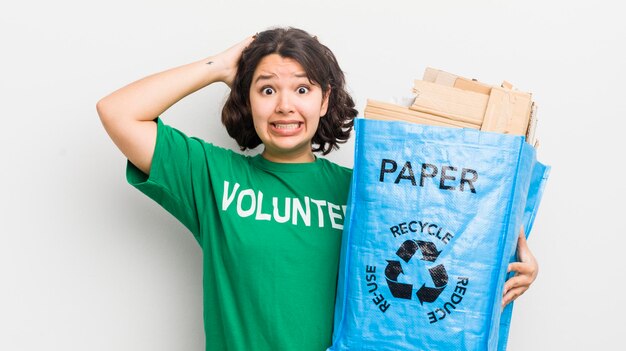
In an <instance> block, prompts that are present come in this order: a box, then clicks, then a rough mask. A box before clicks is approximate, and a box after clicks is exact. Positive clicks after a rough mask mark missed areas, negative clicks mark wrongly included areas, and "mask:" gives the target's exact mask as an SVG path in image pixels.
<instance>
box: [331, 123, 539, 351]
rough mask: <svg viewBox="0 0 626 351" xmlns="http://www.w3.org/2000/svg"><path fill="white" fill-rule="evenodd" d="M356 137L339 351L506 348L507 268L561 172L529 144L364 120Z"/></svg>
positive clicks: (338, 311)
mask: <svg viewBox="0 0 626 351" xmlns="http://www.w3.org/2000/svg"><path fill="white" fill-rule="evenodd" d="M355 127H356V142H355V160H354V161H355V162H354V173H353V179H352V187H351V191H350V197H349V200H348V212H347V220H346V223H345V224H344V234H343V238H342V251H341V264H340V271H339V281H338V290H337V302H336V306H335V324H334V330H333V344H332V346H331V347H330V348H329V350H376V351H384V350H393V351H397V350H422V351H426V350H437V351H441V350H504V349H506V341H507V340H506V339H507V336H508V327H509V323H510V317H511V308H512V307H507V309H505V310H504V311H503V310H502V308H501V301H502V291H503V286H504V282H505V280H506V278H507V266H508V263H509V261H510V260H511V259H513V258H514V257H515V247H516V243H517V237H518V235H519V230H520V227H521V226H522V225H523V226H524V228H526V233H529V232H530V229H531V228H532V223H533V220H534V217H535V214H536V212H537V208H538V205H539V202H540V199H541V194H542V192H543V187H544V185H545V182H546V180H547V176H548V173H549V167H546V166H544V165H542V164H541V163H539V162H537V160H536V155H535V150H534V149H533V148H532V147H531V146H530V145H528V144H527V143H526V142H525V141H524V137H520V136H511V135H504V134H498V133H489V132H480V131H477V130H471V129H458V128H445V127H433V126H425V125H418V124H410V123H404V122H390V121H377V120H368V119H361V118H359V119H357V120H356V125H355ZM503 312H504V313H503ZM501 317H502V318H501Z"/></svg>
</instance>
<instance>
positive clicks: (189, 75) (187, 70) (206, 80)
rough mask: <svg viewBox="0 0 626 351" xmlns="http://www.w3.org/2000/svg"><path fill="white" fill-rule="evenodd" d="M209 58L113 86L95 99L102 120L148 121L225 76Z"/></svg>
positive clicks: (222, 70)
mask: <svg viewBox="0 0 626 351" xmlns="http://www.w3.org/2000/svg"><path fill="white" fill-rule="evenodd" d="M224 77H225V73H224V68H223V65H221V64H219V63H216V62H215V61H214V60H213V59H212V58H207V59H204V60H200V61H196V62H192V63H190V64H186V65H184V66H180V67H176V68H172V69H169V70H167V71H163V72H160V73H156V74H153V75H150V76H148V77H145V78H143V79H140V80H138V81H136V82H133V83H131V84H129V85H127V86H125V87H123V88H120V89H118V90H116V91H115V92H113V93H111V94H110V95H108V96H106V97H104V98H103V99H102V100H100V101H99V102H98V105H97V108H98V114H99V115H100V118H101V119H102V121H103V123H124V122H136V121H151V120H153V119H154V118H156V117H158V116H159V115H161V114H162V113H163V112H164V111H165V110H167V109H168V108H169V107H170V106H172V105H174V104H175V103H176V102H178V101H179V100H181V99H182V98H184V97H185V96H187V95H189V94H191V93H193V92H195V91H197V90H200V89H202V88H203V87H205V86H207V85H209V84H211V83H214V82H217V81H222V80H224Z"/></svg>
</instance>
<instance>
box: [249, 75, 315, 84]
mask: <svg viewBox="0 0 626 351" xmlns="http://www.w3.org/2000/svg"><path fill="white" fill-rule="evenodd" d="M294 77H296V78H308V77H309V76H308V75H307V74H306V72H302V73H296V74H294ZM272 78H277V76H276V75H275V74H261V75H259V76H258V77H256V79H255V80H254V84H256V83H257V82H258V81H260V80H270V79H272Z"/></svg>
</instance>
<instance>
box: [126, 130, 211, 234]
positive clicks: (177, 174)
mask: <svg viewBox="0 0 626 351" xmlns="http://www.w3.org/2000/svg"><path fill="white" fill-rule="evenodd" d="M156 123H157V141H156V146H155V149H154V155H153V156H152V164H151V166H150V175H149V176H148V175H146V174H145V173H143V172H142V171H141V170H139V169H138V168H137V167H136V166H135V165H133V164H132V163H131V162H130V161H128V163H127V167H126V179H127V181H128V182H129V183H130V184H131V185H132V186H134V187H135V188H137V189H138V190H139V191H141V192H142V193H144V194H145V195H147V196H148V197H150V198H151V199H153V200H154V201H156V202H157V203H158V204H160V205H161V206H162V207H163V208H165V209H166V210H167V211H168V212H170V213H171V214H172V215H174V217H176V218H177V219H178V220H179V221H180V222H181V223H183V224H184V225H185V227H187V228H188V229H189V230H190V231H191V232H192V233H193V235H194V236H195V238H196V240H197V241H198V242H199V243H202V240H201V233H200V225H199V214H198V205H197V203H196V201H195V199H196V194H195V192H196V191H198V190H199V189H196V187H195V186H194V183H197V179H198V178H203V175H205V174H207V173H208V170H207V169H206V162H204V159H205V153H204V147H203V143H204V142H203V141H201V140H199V139H195V138H189V137H187V136H186V135H185V134H183V133H182V132H180V131H178V130H176V129H174V128H172V127H169V126H167V125H165V124H163V122H161V120H160V119H157V120H156ZM205 184H206V183H205ZM205 190H206V189H205Z"/></svg>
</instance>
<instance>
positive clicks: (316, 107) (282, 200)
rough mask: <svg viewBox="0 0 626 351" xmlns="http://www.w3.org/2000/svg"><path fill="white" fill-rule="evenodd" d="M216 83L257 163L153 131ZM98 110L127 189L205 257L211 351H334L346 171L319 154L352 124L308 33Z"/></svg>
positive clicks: (337, 83)
mask: <svg viewBox="0 0 626 351" xmlns="http://www.w3.org/2000/svg"><path fill="white" fill-rule="evenodd" d="M215 82H224V83H226V84H228V85H229V86H230V87H231V92H230V95H229V98H228V100H227V102H226V104H225V106H224V109H223V112H222V122H223V123H224V125H225V126H226V128H227V130H228V133H229V134H230V135H231V136H232V137H233V138H234V139H235V140H236V141H237V143H238V144H239V146H240V147H241V148H242V149H248V148H250V149H251V148H255V147H257V146H258V145H260V144H263V151H262V152H261V154H260V155H257V156H254V157H249V156H243V155H241V154H238V153H235V152H233V151H230V150H226V149H222V148H219V147H217V146H214V145H212V144H210V143H206V142H204V141H202V140H199V139H197V138H190V137H187V136H185V135H184V134H183V133H181V132H179V131H177V130H176V129H173V128H171V127H169V126H167V125H165V124H163V123H162V121H161V120H160V119H159V118H158V116H160V115H161V114H162V113H163V112H164V111H165V110H167V109H168V108H169V107H170V106H172V105H173V104H175V103H176V102H177V101H179V100H180V99H182V98H183V97H185V96H187V95H188V94H191V93H193V92H195V91H197V90H199V89H201V88H203V87H205V86H207V85H209V84H212V83H215ZM97 109H98V114H99V115H100V118H101V120H102V122H103V124H104V127H105V128H106V130H107V132H108V133H109V135H110V136H111V139H112V140H113V141H114V142H115V144H116V145H117V146H118V148H119V149H120V150H121V151H122V153H123V154H124V155H125V156H126V157H127V158H128V160H129V163H128V167H127V179H128V181H129V182H130V183H131V184H132V185H134V186H135V187H137V188H138V189H139V190H140V191H142V192H144V193H145V194H146V195H148V196H150V197H151V198H153V199H154V200H155V201H157V202H158V203H159V204H161V205H162V206H163V207H164V208H165V209H167V210H168V211H169V212H170V213H172V214H173V215H174V216H176V218H178V219H179V220H180V221H181V222H182V223H183V224H184V225H185V226H186V227H187V228H189V230H190V231H191V232H192V233H193V235H194V236H195V238H196V240H197V241H198V243H199V244H200V245H201V247H202V249H203V265H204V322H205V333H206V348H207V350H316V351H318V350H325V349H326V348H327V347H328V346H330V342H331V332H332V323H333V321H332V318H333V306H334V302H335V286H336V279H337V270H338V258H339V250H340V242H341V230H342V229H343V220H344V215H345V206H346V200H347V195H348V190H349V184H350V178H351V173H352V172H351V170H349V169H347V168H344V167H341V166H338V165H336V164H333V163H331V162H329V161H327V160H325V159H323V158H318V157H316V156H315V155H314V153H313V152H314V151H320V152H322V154H327V153H328V152H330V151H331V150H332V149H334V148H336V147H337V145H338V144H339V143H342V142H345V141H346V140H347V139H348V137H349V135H350V131H351V129H352V125H353V119H354V118H355V116H356V114H357V111H356V110H355V109H354V102H353V100H352V98H351V97H350V95H349V94H348V93H347V92H346V90H345V83H344V75H343V73H342V71H341V69H340V68H339V65H338V64H337V61H336V59H335V56H334V55H333V53H332V52H331V51H330V50H329V49H328V48H327V47H326V46H324V45H322V44H321V43H319V41H318V40H317V39H316V38H315V37H312V36H310V35H309V34H308V33H306V32H304V31H302V30H299V29H294V28H278V29H271V30H267V31H264V32H262V33H259V34H257V35H256V36H254V37H250V38H247V39H246V40H244V41H243V42H241V43H239V44H237V45H235V46H233V47H232V48H230V49H228V50H226V51H224V52H222V53H220V54H218V55H215V56H212V57H209V58H207V59H204V60H200V61H197V62H194V63H191V64H188V65H185V66H181V67H178V68H174V69H171V70H168V71H165V72H161V73H157V74H155V75H152V76H149V77H146V78H144V79H141V80H139V81H137V82H134V83H131V84H130V85H128V86H126V87H123V88H121V89H119V90H118V91H116V92H114V93H112V94H111V95H109V96H107V97H105V98H103V99H102V100H101V101H99V102H98V105H97ZM524 252H526V253H527V254H528V255H530V252H528V251H524ZM530 257H531V258H532V255H531V256H530ZM522 265H523V267H522V268H519V270H520V271H522V272H523V274H520V275H519V276H517V277H515V278H514V279H511V280H510V281H514V284H513V283H511V284H510V285H509V289H512V290H511V291H510V292H509V293H511V294H513V295H511V296H517V295H519V294H521V293H522V292H524V291H525V290H526V289H527V288H528V286H529V285H530V283H531V282H532V280H534V275H535V274H536V263H535V262H534V259H532V260H529V261H527V262H524V263H523V264H522ZM507 290H508V289H507Z"/></svg>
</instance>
